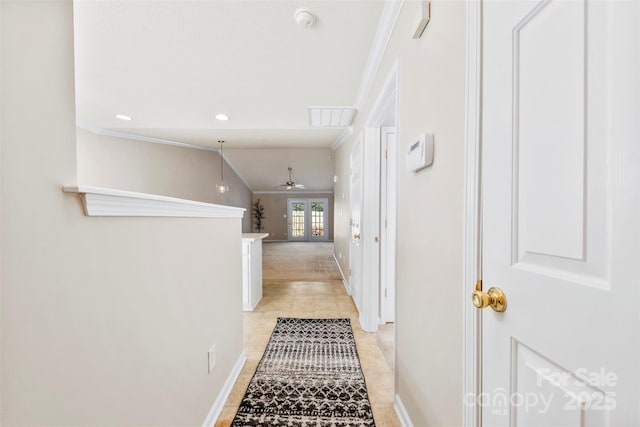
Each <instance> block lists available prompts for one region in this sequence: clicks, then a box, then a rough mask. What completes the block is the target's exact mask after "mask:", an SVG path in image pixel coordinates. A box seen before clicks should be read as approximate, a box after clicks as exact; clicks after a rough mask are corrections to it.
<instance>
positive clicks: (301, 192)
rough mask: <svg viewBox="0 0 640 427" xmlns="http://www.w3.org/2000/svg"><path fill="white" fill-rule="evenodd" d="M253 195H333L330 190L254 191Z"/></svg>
mask: <svg viewBox="0 0 640 427" xmlns="http://www.w3.org/2000/svg"><path fill="white" fill-rule="evenodd" d="M253 194H289V195H293V194H333V191H331V190H322V191H313V190H274V191H254V192H253Z"/></svg>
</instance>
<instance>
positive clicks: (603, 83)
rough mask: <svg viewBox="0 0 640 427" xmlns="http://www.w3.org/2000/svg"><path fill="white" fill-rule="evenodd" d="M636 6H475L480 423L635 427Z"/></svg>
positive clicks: (639, 243) (638, 235)
mask: <svg viewBox="0 0 640 427" xmlns="http://www.w3.org/2000/svg"><path fill="white" fill-rule="evenodd" d="M639 16H640V15H639V11H638V2H601V1H597V2H585V1H548V0H545V1H542V2H530V1H511V2H498V1H495V2H494V1H490V2H484V3H483V105H482V108H483V123H482V128H483V132H482V164H483V165H482V170H483V172H482V194H483V287H484V288H485V290H486V289H488V288H489V287H490V286H498V287H500V288H501V289H502V290H503V291H504V292H505V295H506V297H507V304H508V305H507V310H506V312H504V313H496V312H493V311H491V309H485V310H484V311H483V316H482V325H483V345H482V348H483V354H482V358H483V371H482V384H483V396H484V399H485V401H484V402H481V406H482V409H483V413H482V414H483V416H482V419H483V425H484V426H498V425H512V426H540V425H553V426H609V425H640V412H639V410H638V405H637V403H638V399H639V397H640V387H639V384H640V374H639V369H638V367H639V363H638V359H639V357H640V350H639V341H640V340H639V334H638V332H639V329H640V328H639V325H640V323H639V317H638V314H637V312H638V310H637V305H638V303H639V302H640V297H639V293H638V283H640V274H639V273H640V272H639V269H638V260H639V259H640V224H639V223H640V221H639V217H640V216H639V214H640V212H639V205H640V202H639V197H638V194H640V185H639V183H640V172H639V171H640V166H639V163H638V161H639V157H638V141H639V140H640V132H638V125H637V122H638V119H637V118H638V115H639V111H638V109H639V107H638V105H639V104H638V79H637V76H638V72H639V71H640V70H638V51H640V43H639V42H638V40H639V37H638V34H639V33H638V30H637V28H638V24H639V22H638V21H640V19H639ZM632 52H635V54H632Z"/></svg>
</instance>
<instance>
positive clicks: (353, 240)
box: [349, 135, 362, 312]
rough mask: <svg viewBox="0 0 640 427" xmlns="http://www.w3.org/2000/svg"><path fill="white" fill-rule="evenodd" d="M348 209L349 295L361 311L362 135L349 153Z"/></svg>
mask: <svg viewBox="0 0 640 427" xmlns="http://www.w3.org/2000/svg"><path fill="white" fill-rule="evenodd" d="M350 166H351V175H350V177H349V209H350V210H351V219H350V223H351V229H350V231H351V236H350V244H349V287H350V288H351V296H352V297H353V301H354V303H355V305H356V307H357V308H358V311H360V312H362V284H361V265H362V246H361V245H360V219H361V215H362V135H360V137H359V138H358V140H357V141H356V143H355V144H354V146H353V148H352V149H351V155H350Z"/></svg>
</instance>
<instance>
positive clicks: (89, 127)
mask: <svg viewBox="0 0 640 427" xmlns="http://www.w3.org/2000/svg"><path fill="white" fill-rule="evenodd" d="M76 126H77V127H79V128H80V129H84V130H86V131H88V132H91V133H92V134H94V135H102V136H111V137H114V138H122V139H128V140H131V141H143V142H151V143H153V144H163V145H173V146H174V147H181V148H191V149H193V150H203V151H213V152H215V153H218V154H220V149H219V148H214V147H205V146H203V145H196V144H188V143H186V142H179V141H172V140H169V139H161V138H152V137H150V136H144V135H136V134H135V133H129V132H122V131H119V130H114V129H104V128H100V127H97V126H95V125H94V124H93V123H89V122H88V121H86V120H82V119H78V120H77V121H76ZM222 158H223V159H224V161H225V162H226V163H227V166H229V168H230V169H231V170H232V171H233V172H234V173H235V174H236V175H237V176H238V178H240V181H242V183H243V184H244V185H245V186H246V187H247V188H248V189H249V191H250V192H253V188H251V186H250V185H249V183H248V182H247V180H246V179H244V177H243V176H242V175H241V174H240V172H238V169H237V168H236V167H235V166H234V164H233V163H232V162H231V161H230V160H229V157H227V156H226V155H224V153H223V154H222Z"/></svg>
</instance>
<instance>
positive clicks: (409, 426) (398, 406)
mask: <svg viewBox="0 0 640 427" xmlns="http://www.w3.org/2000/svg"><path fill="white" fill-rule="evenodd" d="M393 408H394V409H395V410H396V414H397V415H398V420H400V425H401V426H402V427H413V423H412V422H411V418H409V414H408V413H407V408H405V407H404V404H403V403H402V399H400V396H399V395H398V394H396V399H395V402H394V404H393Z"/></svg>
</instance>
